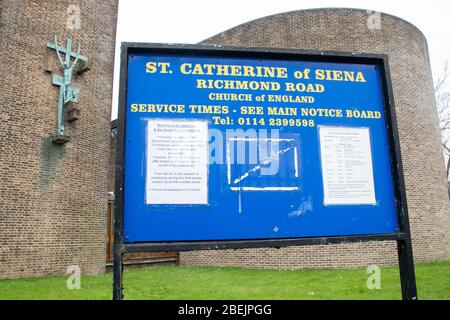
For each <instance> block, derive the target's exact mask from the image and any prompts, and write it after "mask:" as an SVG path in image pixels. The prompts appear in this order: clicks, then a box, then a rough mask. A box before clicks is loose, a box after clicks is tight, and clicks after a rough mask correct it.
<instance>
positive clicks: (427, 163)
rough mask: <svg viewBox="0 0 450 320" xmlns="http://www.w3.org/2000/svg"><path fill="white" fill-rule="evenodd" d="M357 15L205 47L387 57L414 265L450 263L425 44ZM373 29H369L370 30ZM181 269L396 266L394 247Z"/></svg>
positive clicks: (263, 25)
mask: <svg viewBox="0 0 450 320" xmlns="http://www.w3.org/2000/svg"><path fill="white" fill-rule="evenodd" d="M371 14H373V13H369V12H367V11H365V10H354V9H313V10H306V11H294V12H288V13H282V14H277V15H273V16H269V17H265V18H261V19H257V20H254V21H250V22H248V23H245V24H242V25H240V26H237V27H235V28H233V29H230V30H228V31H225V32H223V33H221V34H218V35H216V36H214V37H212V38H209V39H207V40H205V41H204V43H208V44H220V45H233V46H253V47H279V48H300V49H311V50H337V51H355V52H368V53H386V54H388V55H389V60H390V66H391V76H392V82H393V86H394V98H395V104H396V111H397V116H398V125H399V134H400V142H401V151H402V158H403V165H404V171H405V172H404V173H405V180H406V192H407V200H408V208H409V214H410V222H411V228H412V238H413V245H414V256H415V261H417V262H420V261H434V260H443V259H450V211H449V200H448V195H447V181H446V175H445V169H444V162H443V161H444V160H443V156H442V149H441V144H440V133H439V128H438V120H437V112H436V106H435V99H434V93H433V81H432V76H431V68H430V62H429V56H428V48H427V43H426V39H425V37H424V36H423V34H422V33H421V32H420V31H419V30H418V29H417V28H416V27H414V26H413V25H411V24H410V23H408V22H406V21H404V20H401V19H398V18H396V17H393V16H390V15H385V14H382V15H381V21H380V22H381V24H380V28H376V19H377V16H373V15H372V17H371V19H370V20H368V18H369V17H370V16H371ZM368 22H369V26H370V27H375V28H370V29H369V28H368ZM180 262H181V264H183V265H227V266H231V265H232V266H245V267H267V268H301V267H319V268H338V267H356V266H367V265H368V264H379V265H391V264H395V263H396V262H397V256H396V244H395V242H386V243H363V244H343V245H329V246H313V247H291V248H286V249H278V250H277V249H257V250H254V249H252V250H250V249H249V250H228V251H208V252H193V253H182V254H181V255H180Z"/></svg>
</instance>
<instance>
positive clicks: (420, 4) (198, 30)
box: [112, 0, 450, 119]
mask: <svg viewBox="0 0 450 320" xmlns="http://www.w3.org/2000/svg"><path fill="white" fill-rule="evenodd" d="M323 7H347V8H360V9H368V10H375V11H380V12H385V13H389V14H393V15H395V16H398V17H400V18H403V19H405V20H407V21H409V22H411V23H413V24H414V25H416V26H417V27H418V28H419V29H420V30H421V31H422V32H423V33H424V34H425V36H426V37H427V40H428V46H429V50H430V56H431V64H432V67H433V71H434V73H436V72H438V70H439V67H441V66H442V64H443V63H444V61H446V60H447V59H450V1H449V0H430V1H424V0H421V1H418V0H409V1H406V0H405V1H403V0H401V1H399V0H223V1H214V0H184V1H183V0H120V1H119V19H118V26H117V43H116V45H117V50H116V68H115V80H114V96H113V110H112V118H113V119H115V118H116V117H117V96H118V95H117V91H118V81H117V80H118V72H119V63H118V62H119V59H118V54H119V48H120V43H121V42H125V41H132V42H157V43H191V44H193V43H197V42H200V41H202V40H204V39H206V38H209V37H210V36H213V35H215V34H217V33H220V32H222V31H225V30H227V29H230V28H232V27H234V26H236V25H239V24H241V23H244V22H247V21H249V20H253V19H257V18H261V17H264V16H268V15H272V14H276V13H281V12H286V11H292V10H301V9H311V8H323Z"/></svg>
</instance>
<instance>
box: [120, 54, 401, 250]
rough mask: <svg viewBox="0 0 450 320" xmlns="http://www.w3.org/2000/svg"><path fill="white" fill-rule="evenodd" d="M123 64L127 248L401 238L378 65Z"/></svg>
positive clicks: (141, 57)
mask: <svg viewBox="0 0 450 320" xmlns="http://www.w3.org/2000/svg"><path fill="white" fill-rule="evenodd" d="M127 59H128V61H127V63H128V66H127V68H128V69H127V73H128V74H127V82H126V96H125V104H124V108H125V110H124V113H125V140H124V146H123V147H124V164H123V165H124V167H123V168H124V181H123V201H124V202H123V212H124V215H123V227H124V234H123V235H124V242H125V243H137V242H172V241H209V240H245V239H286V238H303V237H324V236H350V235H373V234H392V233H397V232H399V230H398V221H397V209H396V201H395V196H394V179H393V172H392V167H391V160H392V159H391V155H390V146H389V143H388V141H389V139H388V134H389V133H388V130H387V115H386V109H385V103H386V102H385V101H384V98H383V97H384V95H383V89H382V88H383V86H382V71H381V70H380V66H379V65H376V64H366V63H343V62H328V61H325V60H324V59H321V60H318V61H312V60H311V59H305V60H301V59H293V58H292V57H291V56H289V58H286V59H283V57H282V56H281V57H276V58H275V57H273V58H271V57H268V56H264V57H258V56H255V57H249V56H245V55H242V56H239V55H227V54H224V55H220V54H219V53H215V54H206V53H204V54H201V53H196V54H192V53H190V52H183V51H181V52H176V53H174V52H172V53H171V52H163V53H162V52H159V51H157V50H156V51H154V52H152V50H148V51H142V52H133V53H132V54H130V55H129V56H128V57H127Z"/></svg>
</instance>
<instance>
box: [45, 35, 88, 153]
mask: <svg viewBox="0 0 450 320" xmlns="http://www.w3.org/2000/svg"><path fill="white" fill-rule="evenodd" d="M47 48H50V49H52V50H55V51H56V54H57V56H58V60H59V63H60V65H61V67H62V69H63V74H62V75H59V74H55V73H53V75H52V84H53V85H55V86H58V87H59V98H58V106H57V117H58V128H57V134H56V135H55V136H53V137H52V142H53V143H54V144H60V145H62V144H65V143H66V142H69V141H70V137H69V136H67V135H66V134H65V121H64V115H65V113H66V105H67V104H68V103H70V102H73V103H77V102H78V96H79V94H80V88H78V87H74V86H72V76H73V72H74V70H77V69H76V68H77V65H78V63H79V61H81V62H83V66H81V67H80V68H78V70H77V73H79V74H80V73H83V72H85V71H88V70H89V68H88V67H87V65H88V62H89V59H88V58H87V57H86V56H83V55H81V54H80V51H81V45H80V44H78V49H77V52H73V51H72V39H71V38H68V39H67V41H66V47H65V48H64V47H60V46H59V45H58V39H57V37H56V36H55V43H48V44H47ZM61 54H63V55H64V59H63V58H62V56H61ZM72 60H73V62H72ZM76 119H77V117H73V120H76Z"/></svg>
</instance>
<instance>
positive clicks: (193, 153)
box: [146, 119, 208, 204]
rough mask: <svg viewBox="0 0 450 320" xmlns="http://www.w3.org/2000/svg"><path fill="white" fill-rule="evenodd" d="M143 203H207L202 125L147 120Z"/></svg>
mask: <svg viewBox="0 0 450 320" xmlns="http://www.w3.org/2000/svg"><path fill="white" fill-rule="evenodd" d="M146 203H147V204H207V203H208V123H207V122H206V121H197V120H195V121H191V120H186V121H184V120H165V119H164V120H163V119H152V120H148V127H147V179H146Z"/></svg>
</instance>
